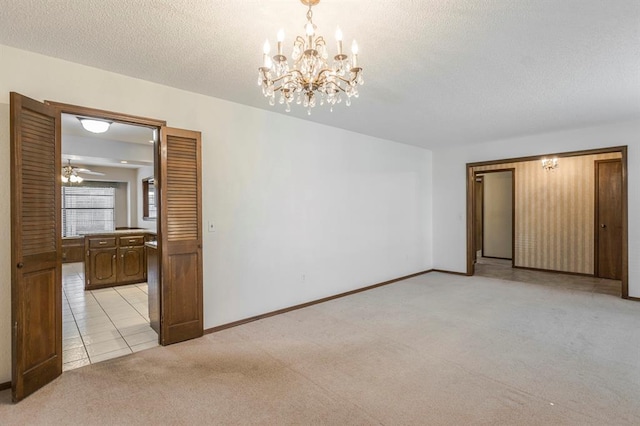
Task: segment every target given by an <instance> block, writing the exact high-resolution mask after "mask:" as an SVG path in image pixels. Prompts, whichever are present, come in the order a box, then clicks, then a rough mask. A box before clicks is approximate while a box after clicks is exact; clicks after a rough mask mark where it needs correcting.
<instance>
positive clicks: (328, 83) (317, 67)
mask: <svg viewBox="0 0 640 426" xmlns="http://www.w3.org/2000/svg"><path fill="white" fill-rule="evenodd" d="M300 1H301V2H302V4H304V5H306V6H309V10H308V11H307V23H306V25H305V27H304V28H305V35H304V36H297V37H296V39H295V40H294V42H293V51H292V53H291V59H292V64H291V65H289V60H288V59H287V57H286V56H285V55H284V54H283V53H282V43H283V42H284V31H283V30H282V29H281V30H280V31H278V39H277V40H278V45H277V46H278V51H277V53H276V54H275V55H274V56H273V57H271V56H269V53H270V51H271V46H270V44H269V40H267V41H266V42H265V43H264V50H263V52H264V55H263V60H264V62H263V66H262V67H260V68H259V69H258V85H259V86H262V93H263V94H264V96H265V97H267V98H269V104H270V105H275V103H276V96H277V97H278V103H280V104H281V105H282V104H283V105H285V106H286V108H285V110H286V111H287V112H289V111H291V103H292V102H295V103H296V104H298V105H303V106H304V107H305V108H307V113H308V114H309V115H311V108H314V107H315V106H316V104H317V103H319V104H320V105H324V104H325V103H326V104H327V105H329V107H330V109H331V111H333V106H334V105H335V104H339V103H341V102H342V100H343V95H344V97H345V104H346V105H347V106H349V105H351V98H352V97H356V98H357V97H358V85H361V84H364V80H363V78H362V68H361V67H359V66H358V44H357V43H356V41H355V40H353V44H352V45H351V53H352V55H351V59H349V56H348V55H346V54H345V53H344V52H343V50H342V31H340V28H338V29H337V30H336V42H337V48H338V53H337V54H336V55H335V56H334V57H333V63H332V64H331V66H329V64H328V63H327V59H328V57H329V54H328V52H327V45H326V42H325V39H324V38H323V37H322V36H320V35H316V26H315V25H314V24H313V21H312V18H313V12H312V11H311V7H312V6H315V5H316V4H318V3H320V0H300ZM318 98H319V99H318Z"/></svg>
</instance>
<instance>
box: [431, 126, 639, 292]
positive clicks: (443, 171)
mask: <svg viewBox="0 0 640 426" xmlns="http://www.w3.org/2000/svg"><path fill="white" fill-rule="evenodd" d="M639 135H640V120H635V121H627V122H622V123H614V124H607V125H601V126H594V127H587V128H583V129H576V130H567V131H559V132H554V133H546V134H540V135H532V136H524V137H520V138H513V139H507V140H500V141H494V142H487V143H481V144H473V145H467V146H459V147H453V148H447V149H441V150H436V151H434V153H433V174H434V176H435V179H434V185H433V222H434V224H436V226H434V229H433V244H434V247H437V248H438V249H437V250H436V251H435V252H434V259H433V264H434V268H438V269H444V270H449V271H455V272H466V253H467V252H466V244H467V242H466V163H473V162H480V161H490V160H500V159H508V158H516V157H524V156H529V155H544V154H552V153H560V152H568V151H579V150H585V149H596V148H603V147H610V146H622V145H628V146H629V149H628V185H629V187H628V189H629V191H628V193H629V194H628V195H629V296H631V297H640V260H639V259H640V222H638V220H637V218H638V217H640V186H639V184H638V179H640V150H638V140H639V139H638V138H639Z"/></svg>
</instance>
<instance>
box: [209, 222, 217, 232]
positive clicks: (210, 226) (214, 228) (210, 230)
mask: <svg viewBox="0 0 640 426" xmlns="http://www.w3.org/2000/svg"><path fill="white" fill-rule="evenodd" d="M207 229H208V230H209V232H216V227H215V225H214V224H213V221H212V220H210V221H209V222H208V223H207Z"/></svg>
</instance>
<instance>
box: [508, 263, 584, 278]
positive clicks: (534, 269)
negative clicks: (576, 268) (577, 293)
mask: <svg viewBox="0 0 640 426" xmlns="http://www.w3.org/2000/svg"><path fill="white" fill-rule="evenodd" d="M513 269H523V270H525V271H536V272H549V273H552V274H563V275H574V276H578V277H592V278H593V277H594V275H593V274H583V273H581V272H568V271H557V270H555V269H542V268H530V267H528V266H514V267H513Z"/></svg>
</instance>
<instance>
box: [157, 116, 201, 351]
mask: <svg viewBox="0 0 640 426" xmlns="http://www.w3.org/2000/svg"><path fill="white" fill-rule="evenodd" d="M161 136H162V137H161V149H160V152H161V153H163V155H162V156H161V159H160V165H161V167H160V168H161V179H160V181H159V182H158V184H159V194H160V212H161V214H160V218H161V219H160V224H161V229H160V235H161V253H162V274H161V275H162V276H161V280H162V288H163V291H162V303H161V306H162V310H163V315H162V316H163V320H162V324H161V327H162V333H161V334H162V343H163V344H170V343H175V342H180V341H183V340H187V339H192V338H195V337H199V336H201V335H202V329H203V321H202V229H201V223H202V220H201V200H200V197H201V195H200V194H201V182H200V176H201V170H200V167H201V165H200V163H201V160H200V133H198V132H189V131H185V130H179V129H169V128H162V130H161Z"/></svg>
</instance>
